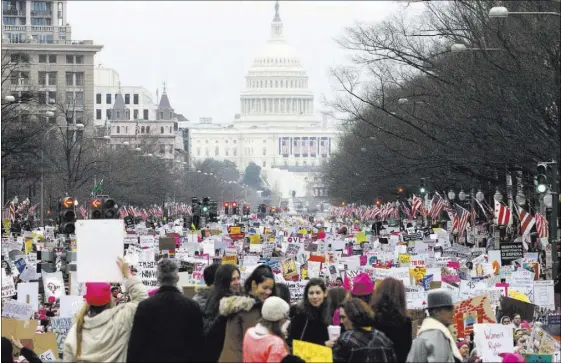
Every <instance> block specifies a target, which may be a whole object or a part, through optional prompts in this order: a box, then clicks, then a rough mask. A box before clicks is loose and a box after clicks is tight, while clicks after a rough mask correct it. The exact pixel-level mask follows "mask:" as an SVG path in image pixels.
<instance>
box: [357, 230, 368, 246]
mask: <svg viewBox="0 0 561 363" xmlns="http://www.w3.org/2000/svg"><path fill="white" fill-rule="evenodd" d="M355 238H356V242H357V243H358V244H361V243H362V242H368V238H366V232H364V231H361V232H358V233H357V234H356V235H355Z"/></svg>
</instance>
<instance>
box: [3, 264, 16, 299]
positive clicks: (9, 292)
mask: <svg viewBox="0 0 561 363" xmlns="http://www.w3.org/2000/svg"><path fill="white" fill-rule="evenodd" d="M2 271H5V270H4V269H2ZM15 294H16V285H15V284H14V278H13V277H12V275H7V276H5V277H4V276H2V299H5V298H8V297H12V296H14V295H15Z"/></svg>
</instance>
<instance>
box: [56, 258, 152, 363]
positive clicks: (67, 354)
mask: <svg viewBox="0 0 561 363" xmlns="http://www.w3.org/2000/svg"><path fill="white" fill-rule="evenodd" d="M117 264H118V266H119V268H120V270H121V273H122V275H123V277H124V278H125V287H126V290H127V292H128V293H129V294H130V296H131V301H130V302H129V303H126V304H120V305H118V306H115V301H114V300H113V299H112V296H111V284H109V283H100V282H87V283H86V295H85V296H84V298H85V300H86V303H85V304H84V306H83V308H82V310H81V311H80V313H79V314H78V316H77V318H76V323H75V324H74V325H73V326H72V327H71V328H70V330H69V331H68V335H67V336H66V340H65V341H64V349H63V350H64V355H63V359H64V361H65V362H76V361H85V362H125V361H126V360H127V344H128V341H129V337H130V333H131V330H132V325H133V320H134V314H135V313H136V309H137V307H138V304H139V303H140V302H141V301H142V300H144V299H146V298H147V297H148V294H147V292H146V287H144V285H143V284H142V281H141V280H140V279H139V278H138V277H137V276H131V275H130V271H129V268H128V265H127V264H126V263H124V261H123V259H121V258H119V259H118V261H117Z"/></svg>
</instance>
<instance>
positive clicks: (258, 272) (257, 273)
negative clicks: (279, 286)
mask: <svg viewBox="0 0 561 363" xmlns="http://www.w3.org/2000/svg"><path fill="white" fill-rule="evenodd" d="M267 279H272V280H273V291H272V292H271V296H276V291H275V290H276V288H275V285H274V284H275V275H274V274H273V270H272V269H271V266H269V265H259V266H257V267H256V268H255V270H253V272H252V273H251V275H250V276H249V278H248V279H247V280H245V284H244V290H245V293H246V294H248V295H251V290H252V283H253V282H255V284H256V285H259V284H260V283H262V282H263V281H265V280H267Z"/></svg>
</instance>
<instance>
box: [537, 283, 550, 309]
mask: <svg viewBox="0 0 561 363" xmlns="http://www.w3.org/2000/svg"><path fill="white" fill-rule="evenodd" d="M534 304H536V305H538V306H540V307H544V308H548V309H549V310H555V294H554V290H553V280H540V281H534Z"/></svg>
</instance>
